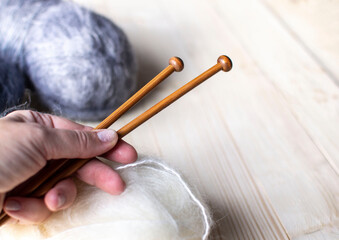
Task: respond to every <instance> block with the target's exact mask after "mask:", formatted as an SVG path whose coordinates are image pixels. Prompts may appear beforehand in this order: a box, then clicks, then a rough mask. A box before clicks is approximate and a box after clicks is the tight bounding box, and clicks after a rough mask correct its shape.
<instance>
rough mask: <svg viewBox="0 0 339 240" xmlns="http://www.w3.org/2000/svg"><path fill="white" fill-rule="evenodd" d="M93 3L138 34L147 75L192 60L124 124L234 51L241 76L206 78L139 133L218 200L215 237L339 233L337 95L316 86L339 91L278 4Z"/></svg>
mask: <svg viewBox="0 0 339 240" xmlns="http://www.w3.org/2000/svg"><path fill="white" fill-rule="evenodd" d="M85 3H86V4H88V5H91V6H92V7H94V8H95V9H96V10H97V11H99V12H101V13H104V14H105V15H107V16H109V17H110V18H113V19H114V20H116V21H117V22H118V24H119V25H121V26H122V27H123V28H124V30H125V31H126V32H127V34H128V35H129V36H130V38H131V40H132V43H133V46H135V50H136V52H137V55H138V58H139V60H140V61H141V67H142V68H141V75H140V76H141V78H142V79H144V80H146V79H147V77H148V76H150V75H152V76H153V74H156V73H157V72H158V71H160V69H161V68H162V63H163V62H165V63H164V65H165V64H166V62H167V59H168V58H169V57H170V56H172V55H174V54H176V55H179V56H181V57H183V59H184V60H186V61H185V63H186V70H184V72H183V73H180V75H177V76H175V77H173V78H172V79H169V80H168V82H166V83H164V85H162V87H161V88H160V89H159V91H158V92H156V93H154V94H152V95H151V99H150V100H146V101H144V102H142V105H141V107H139V108H136V109H133V111H132V112H131V113H130V114H129V115H127V116H125V117H124V118H123V119H122V120H121V121H120V122H119V124H123V123H125V122H126V121H127V119H128V118H130V117H131V115H135V114H138V113H140V112H142V111H143V110H144V109H145V108H146V107H147V106H149V105H151V101H157V100H159V99H161V98H162V97H164V96H165V95H166V94H167V93H169V92H171V91H172V90H174V89H176V88H177V87H178V86H180V85H182V82H183V80H184V81H187V80H190V79H192V78H193V77H194V76H195V75H197V74H199V73H200V72H201V71H203V70H204V69H205V68H206V67H208V66H210V65H211V64H214V61H215V59H216V57H217V56H218V55H220V54H221V53H227V54H229V55H230V56H231V57H233V60H234V63H235V68H234V70H233V71H232V72H230V73H229V74H219V75H218V76H216V77H215V78H213V79H211V80H210V81H208V82H207V83H204V85H203V86H202V87H201V88H198V89H196V90H194V91H193V92H192V93H190V94H189V95H188V96H185V98H183V99H181V100H180V102H178V103H176V104H175V105H174V106H172V107H170V108H168V109H167V110H165V112H163V113H161V114H159V115H158V116H156V117H155V118H154V119H152V120H150V121H149V122H148V123H146V124H145V125H144V126H142V127H140V128H139V129H137V130H136V131H135V132H133V134H132V135H130V136H128V138H127V139H128V140H129V141H130V142H132V143H133V144H134V145H135V146H137V148H138V149H139V152H141V153H146V154H151V155H153V156H154V155H156V156H159V157H160V158H162V159H164V160H165V161H166V162H168V163H170V164H171V165H173V166H175V167H177V168H178V169H180V170H181V171H182V172H183V173H184V175H185V176H186V177H187V178H188V179H189V180H190V182H193V183H195V184H196V186H198V189H199V190H200V191H201V192H202V194H203V195H205V196H206V198H207V199H208V201H209V203H210V205H211V206H213V210H214V213H215V219H216V226H215V229H214V235H213V236H214V238H215V239H288V238H289V237H292V238H295V239H303V238H304V237H305V239H330V238H331V237H332V238H333V237H335V231H336V229H337V226H338V223H337V219H338V218H337V215H338V214H337V212H338V206H337V204H336V203H337V202H338V201H337V200H338V188H337V184H336V183H337V182H338V172H336V168H337V162H338V155H336V153H337V151H338V148H337V147H338V146H337V144H338V141H337V140H338V136H339V135H338V130H336V129H335V123H336V122H337V118H338V116H337V114H334V113H333V109H337V102H335V100H333V99H332V98H331V99H330V100H327V101H326V102H322V103H321V102H319V101H317V96H318V95H317V91H315V90H316V89H320V90H321V91H325V95H326V96H327V95H329V96H332V95H333V94H337V91H338V90H337V88H336V87H335V84H333V82H332V80H331V79H330V77H328V75H327V73H326V72H324V71H322V69H321V67H319V66H318V64H317V63H316V62H315V61H314V60H313V59H312V57H310V56H309V55H308V54H307V53H305V50H304V49H303V48H302V47H301V46H300V43H298V42H296V41H295V39H293V37H291V36H290V33H289V32H287V31H286V29H284V27H283V26H282V25H281V23H280V22H279V21H277V19H276V18H275V16H274V15H273V14H271V12H270V11H269V10H268V9H267V8H266V7H264V6H263V5H262V4H260V3H259V2H257V1H245V0H239V1H236V2H235V1H177V0H175V1H171V2H168V1H155V0H154V1H143V2H140V1H128V2H126V1H103V0H101V1H86V2H85ZM174 52H175V53H174ZM145 56H146V57H147V58H146V59H144V57H145ZM258 59H260V60H258ZM277 59H279V62H278V61H277ZM144 61H145V62H144ZM211 61H212V62H211ZM272 63H274V64H272ZM305 66H309V68H308V69H306V70H305ZM151 73H153V74H151ZM152 76H150V77H149V79H150V78H151V77H152ZM323 81H324V82H323ZM331 94H332V95H331ZM320 95H321V94H320ZM321 96H322V95H321ZM333 96H334V95H333ZM321 99H322V98H321ZM313 108H314V109H313ZM331 158H333V159H332V160H331ZM285 229H286V230H285ZM286 231H287V233H286ZM315 232H316V233H315ZM320 237H322V238H320Z"/></svg>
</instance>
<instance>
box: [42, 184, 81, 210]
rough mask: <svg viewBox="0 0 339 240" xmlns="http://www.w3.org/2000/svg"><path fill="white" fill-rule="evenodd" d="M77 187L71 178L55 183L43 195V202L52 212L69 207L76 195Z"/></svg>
mask: <svg viewBox="0 0 339 240" xmlns="http://www.w3.org/2000/svg"><path fill="white" fill-rule="evenodd" d="M76 194H77V189H76V186H75V183H74V182H73V180H72V179H71V178H68V179H65V180H63V181H61V182H59V183H57V184H56V185H55V186H54V187H53V188H52V189H51V190H49V191H48V192H47V194H46V195H45V199H44V200H45V204H46V206H47V208H48V209H49V210H51V211H53V212H55V211H59V210H61V209H65V208H68V207H70V206H71V205H72V204H73V202H74V200H75V197H76Z"/></svg>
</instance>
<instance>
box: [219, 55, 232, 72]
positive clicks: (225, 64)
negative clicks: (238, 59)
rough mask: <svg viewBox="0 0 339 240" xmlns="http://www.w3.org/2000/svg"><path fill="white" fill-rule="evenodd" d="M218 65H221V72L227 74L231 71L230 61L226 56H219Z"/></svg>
mask: <svg viewBox="0 0 339 240" xmlns="http://www.w3.org/2000/svg"><path fill="white" fill-rule="evenodd" d="M218 63H219V64H220V65H221V67H222V70H223V71H224V72H228V71H230V70H231V69H232V66H233V65H232V61H231V59H230V58H229V57H227V56H226V55H221V56H220V57H219V58H218Z"/></svg>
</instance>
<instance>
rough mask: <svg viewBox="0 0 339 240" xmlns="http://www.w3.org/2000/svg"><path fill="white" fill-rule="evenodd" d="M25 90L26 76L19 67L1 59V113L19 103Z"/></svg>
mask: <svg viewBox="0 0 339 240" xmlns="http://www.w3.org/2000/svg"><path fill="white" fill-rule="evenodd" d="M24 90H25V77H24V76H23V75H22V73H21V71H20V70H19V69H18V67H16V66H14V65H12V64H8V63H7V62H5V61H4V60H2V59H0V113H2V112H4V111H5V110H6V109H8V108H12V107H14V106H16V105H18V104H19V103H20V102H21V100H22V98H23V96H24Z"/></svg>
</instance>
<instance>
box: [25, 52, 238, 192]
mask: <svg viewBox="0 0 339 240" xmlns="http://www.w3.org/2000/svg"><path fill="white" fill-rule="evenodd" d="M231 69H232V61H231V59H229V58H228V57H227V56H224V55H222V56H220V57H219V58H218V61H217V64H216V65H215V66H213V67H211V68H210V69H208V70H207V71H205V72H204V73H202V74H201V75H199V76H198V77H196V78H195V79H193V80H192V81H190V82H189V83H187V84H185V85H184V86H183V87H181V88H179V89H178V90H176V91H175V92H174V93H172V94H171V95H169V96H168V97H166V98H164V99H163V100H162V101H160V102H159V103H157V104H156V105H154V106H153V107H151V108H150V109H148V110H147V111H146V112H144V113H142V114H141V115H140V116H138V117H137V118H135V119H134V120H132V121H131V122H129V123H128V124H126V125H125V126H124V127H122V128H120V129H119V130H118V131H117V133H118V135H119V138H122V137H124V136H126V135H127V134H128V133H130V132H131V131H132V130H134V129H135V128H137V127H138V126H140V125H141V124H142V123H144V122H145V121H147V120H148V119H150V118H151V117H153V116H154V115H156V114H157V113H159V112H160V111H161V110H162V109H164V108H166V107H167V106H169V105H170V104H171V103H173V102H174V101H176V100H177V99H179V98H180V97H182V96H183V95H185V94H186V93H187V92H189V91H190V90H192V89H193V88H195V87H196V86H198V85H199V84H201V83H202V82H204V81H205V80H207V79H208V78H210V77H212V76H213V75H214V74H216V73H217V72H219V71H220V70H223V71H225V72H228V71H230V70H231ZM89 160H90V159H77V160H70V161H69V162H68V163H67V164H66V165H65V166H64V167H63V168H62V169H60V171H59V172H58V174H57V175H54V176H53V177H52V178H51V179H49V181H47V182H45V183H44V184H43V185H41V186H40V187H39V188H38V189H37V190H36V191H34V192H33V193H32V196H33V197H40V196H43V195H44V194H45V193H46V192H47V191H48V190H49V189H51V188H52V187H53V186H54V185H55V184H56V183H57V182H59V181H60V180H61V179H63V178H66V177H68V176H70V175H72V174H73V173H75V172H76V171H77V170H78V169H79V168H80V167H82V166H83V165H84V164H86V163H87V162H88V161H89Z"/></svg>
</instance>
